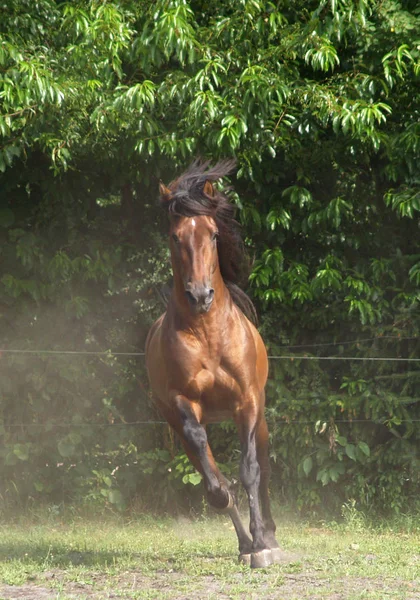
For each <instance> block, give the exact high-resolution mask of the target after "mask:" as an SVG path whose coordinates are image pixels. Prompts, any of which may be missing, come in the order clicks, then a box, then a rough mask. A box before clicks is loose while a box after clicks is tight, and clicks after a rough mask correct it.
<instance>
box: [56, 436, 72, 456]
mask: <svg viewBox="0 0 420 600" xmlns="http://www.w3.org/2000/svg"><path fill="white" fill-rule="evenodd" d="M57 448H58V451H59V453H60V454H61V456H62V457H63V458H68V457H69V456H71V455H72V454H73V453H74V451H75V446H74V445H73V444H72V443H71V442H69V441H68V440H67V438H64V439H63V440H60V441H59V442H58V445H57Z"/></svg>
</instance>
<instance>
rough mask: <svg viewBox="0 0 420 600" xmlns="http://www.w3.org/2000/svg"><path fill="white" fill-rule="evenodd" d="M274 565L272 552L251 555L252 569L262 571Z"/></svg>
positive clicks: (261, 551)
mask: <svg viewBox="0 0 420 600" xmlns="http://www.w3.org/2000/svg"><path fill="white" fill-rule="evenodd" d="M272 564H273V556H272V554H271V550H269V549H265V550H260V551H259V552H253V553H252V554H251V569H261V568H263V567H269V566H270V565H272Z"/></svg>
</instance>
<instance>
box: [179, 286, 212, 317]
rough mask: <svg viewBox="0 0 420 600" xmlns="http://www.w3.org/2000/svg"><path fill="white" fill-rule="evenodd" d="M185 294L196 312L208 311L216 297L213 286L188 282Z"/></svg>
mask: <svg viewBox="0 0 420 600" xmlns="http://www.w3.org/2000/svg"><path fill="white" fill-rule="evenodd" d="M185 294H186V296H187V299H188V303H189V305H190V306H191V308H192V309H193V311H194V312H195V313H196V314H200V313H206V312H208V311H209V310H210V307H211V305H212V303H213V299H214V289H213V288H209V287H207V286H205V285H191V284H188V286H187V289H186V290H185Z"/></svg>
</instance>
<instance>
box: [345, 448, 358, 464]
mask: <svg viewBox="0 0 420 600" xmlns="http://www.w3.org/2000/svg"><path fill="white" fill-rule="evenodd" d="M346 454H347V456H348V457H349V458H351V459H352V460H354V461H355V460H356V446H354V445H353V444H347V445H346Z"/></svg>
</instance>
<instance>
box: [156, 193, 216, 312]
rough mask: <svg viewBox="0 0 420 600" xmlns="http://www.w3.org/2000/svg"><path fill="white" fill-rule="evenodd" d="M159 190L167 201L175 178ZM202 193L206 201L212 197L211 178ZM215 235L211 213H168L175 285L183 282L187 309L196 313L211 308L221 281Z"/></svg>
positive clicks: (171, 194)
mask: <svg viewBox="0 0 420 600" xmlns="http://www.w3.org/2000/svg"><path fill="white" fill-rule="evenodd" d="M160 193H161V198H162V199H165V198H166V201H170V200H171V198H173V196H174V195H175V194H176V182H174V184H171V186H170V188H167V187H166V186H164V185H163V184H161V186H160ZM202 193H203V195H205V197H207V198H208V200H209V201H211V199H212V198H213V197H214V188H213V186H212V184H211V182H210V181H206V182H205V183H204V186H203V190H202ZM218 235H219V230H218V226H217V224H216V221H215V219H214V218H213V217H212V216H210V215H203V214H201V215H200V214H199V215H194V216H184V215H178V214H173V215H171V218H170V228H169V238H170V249H171V257H172V268H173V272H174V276H175V278H178V286H179V285H180V284H181V285H182V291H183V293H185V297H186V298H187V301H188V304H189V306H190V309H191V310H192V312H194V313H195V314H200V313H206V312H208V311H209V310H210V307H211V305H212V303H213V300H214V295H215V287H217V281H220V270H219V260H218V252H217V238H218Z"/></svg>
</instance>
